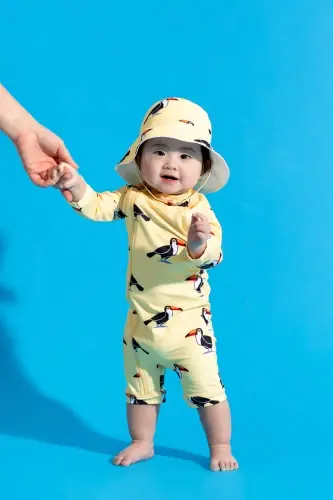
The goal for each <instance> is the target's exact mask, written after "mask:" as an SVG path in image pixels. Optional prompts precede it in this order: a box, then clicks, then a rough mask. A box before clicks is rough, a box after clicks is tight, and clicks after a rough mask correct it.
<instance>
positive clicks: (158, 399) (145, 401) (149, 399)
mask: <svg viewBox="0 0 334 500" xmlns="http://www.w3.org/2000/svg"><path fill="white" fill-rule="evenodd" d="M126 402H127V403H128V404H130V405H160V404H162V403H166V394H165V393H163V394H161V395H159V396H157V395H154V396H144V397H142V398H141V397H140V398H139V397H138V398H137V397H136V396H134V395H133V394H129V393H127V394H126Z"/></svg>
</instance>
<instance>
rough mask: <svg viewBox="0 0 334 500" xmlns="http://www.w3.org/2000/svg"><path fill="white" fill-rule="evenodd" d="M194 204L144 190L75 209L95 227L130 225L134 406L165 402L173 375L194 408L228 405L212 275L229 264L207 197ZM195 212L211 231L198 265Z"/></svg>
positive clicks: (129, 349)
mask: <svg viewBox="0 0 334 500" xmlns="http://www.w3.org/2000/svg"><path fill="white" fill-rule="evenodd" d="M189 195H191V196H190V197H189ZM187 196H188V197H189V198H188V201H185V202H184V200H185V195H184V194H183V195H182V196H181V195H177V196H173V197H172V200H173V201H172V203H175V205H173V204H171V201H170V200H171V197H168V196H167V195H156V196H154V197H153V196H152V194H151V193H149V192H148V191H147V190H146V189H145V188H144V187H143V186H140V185H138V186H124V187H122V188H120V189H118V190H116V191H113V192H104V193H96V192H95V191H94V190H93V189H92V188H91V187H90V186H88V187H87V190H86V192H85V195H84V196H83V198H82V199H81V200H80V201H79V202H78V203H71V205H72V207H73V208H74V209H75V210H77V211H79V212H80V213H81V215H83V216H84V217H86V218H88V219H91V220H94V221H113V220H117V219H124V220H125V223H126V226H127V231H128V236H129V263H128V271H127V299H128V302H129V304H130V310H129V312H128V316H127V321H126V326H125V332H124V338H123V344H124V361H125V374H126V381H127V389H126V395H127V401H128V403H130V404H160V403H162V402H165V400H166V397H165V395H166V391H165V389H164V378H165V370H166V368H170V369H171V370H173V371H175V372H176V375H177V376H178V377H179V379H180V381H181V383H182V387H183V392H184V397H185V399H186V400H187V402H188V404H189V405H190V406H191V407H195V408H196V407H197V408H198V407H204V406H210V405H213V404H217V403H219V402H221V401H224V400H225V399H226V394H225V388H224V385H223V384H222V382H221V379H220V376H219V370H218V364H217V355H216V349H215V345H216V339H215V337H214V333H213V328H212V322H211V312H210V303H209V294H210V286H209V283H208V273H207V270H208V269H210V268H212V267H214V266H215V265H217V264H219V263H220V262H221V260H222V251H221V239H222V230H221V227H220V224H219V222H218V221H217V219H216V217H215V215H214V213H213V211H212V209H211V208H210V205H209V203H208V201H207V198H206V197H205V196H204V195H203V194H199V193H195V192H194V191H190V192H189V193H187ZM182 200H183V203H182ZM177 203H180V204H179V205H177ZM192 212H200V213H203V214H205V215H206V216H207V217H208V220H209V223H210V227H211V235H210V238H209V240H208V242H207V248H206V250H205V252H204V254H203V255H202V256H201V257H200V258H199V259H192V258H191V257H190V256H189V255H188V252H187V235H188V230H189V225H190V221H191V214H192Z"/></svg>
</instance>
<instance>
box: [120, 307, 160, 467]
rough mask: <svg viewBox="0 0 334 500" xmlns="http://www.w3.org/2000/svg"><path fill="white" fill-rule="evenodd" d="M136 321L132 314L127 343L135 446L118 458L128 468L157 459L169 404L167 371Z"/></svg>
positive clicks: (130, 417) (129, 414) (129, 410)
mask: <svg viewBox="0 0 334 500" xmlns="http://www.w3.org/2000/svg"><path fill="white" fill-rule="evenodd" d="M136 321H137V319H136V316H134V315H130V320H129V321H128V328H126V331H125V336H124V340H123V346H124V364H125V375H126V380H127V390H126V394H127V403H128V404H127V418H128V426H129V431H130V435H131V439H132V443H131V444H130V446H128V447H127V448H125V449H124V450H122V451H121V452H120V453H118V454H117V456H116V457H114V459H113V463H114V464H115V465H124V466H128V465H131V464H134V463H135V462H139V461H140V460H145V459H147V458H151V457H152V456H153V454H154V450H153V438H154V434H155V428H156V423H157V418H158V414H159V409H160V403H162V402H164V401H165V391H164V389H163V382H164V373H165V369H164V368H163V367H162V366H161V365H160V364H159V362H158V360H157V359H156V357H155V353H154V350H153V349H152V348H151V346H150V344H148V343H147V342H146V341H145V338H143V337H141V336H140V331H138V330H136V329H135V322H136ZM132 323H133V324H132ZM129 332H130V333H129Z"/></svg>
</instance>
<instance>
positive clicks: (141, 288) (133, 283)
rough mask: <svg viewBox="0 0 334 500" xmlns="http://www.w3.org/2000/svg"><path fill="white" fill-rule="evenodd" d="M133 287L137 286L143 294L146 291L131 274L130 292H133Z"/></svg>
mask: <svg viewBox="0 0 334 500" xmlns="http://www.w3.org/2000/svg"><path fill="white" fill-rule="evenodd" d="M133 286H135V287H136V288H137V290H138V291H139V292H143V291H144V287H142V286H141V285H140V284H139V283H138V281H137V280H136V278H135V277H134V276H133V274H131V277H130V281H129V290H130V291H131V290H132V287H133Z"/></svg>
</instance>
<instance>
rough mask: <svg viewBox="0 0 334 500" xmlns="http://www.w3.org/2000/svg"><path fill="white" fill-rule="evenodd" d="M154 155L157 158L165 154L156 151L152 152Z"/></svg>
mask: <svg viewBox="0 0 334 500" xmlns="http://www.w3.org/2000/svg"><path fill="white" fill-rule="evenodd" d="M154 154H155V155H157V156H164V154H165V153H164V152H163V151H160V150H158V151H154Z"/></svg>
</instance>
